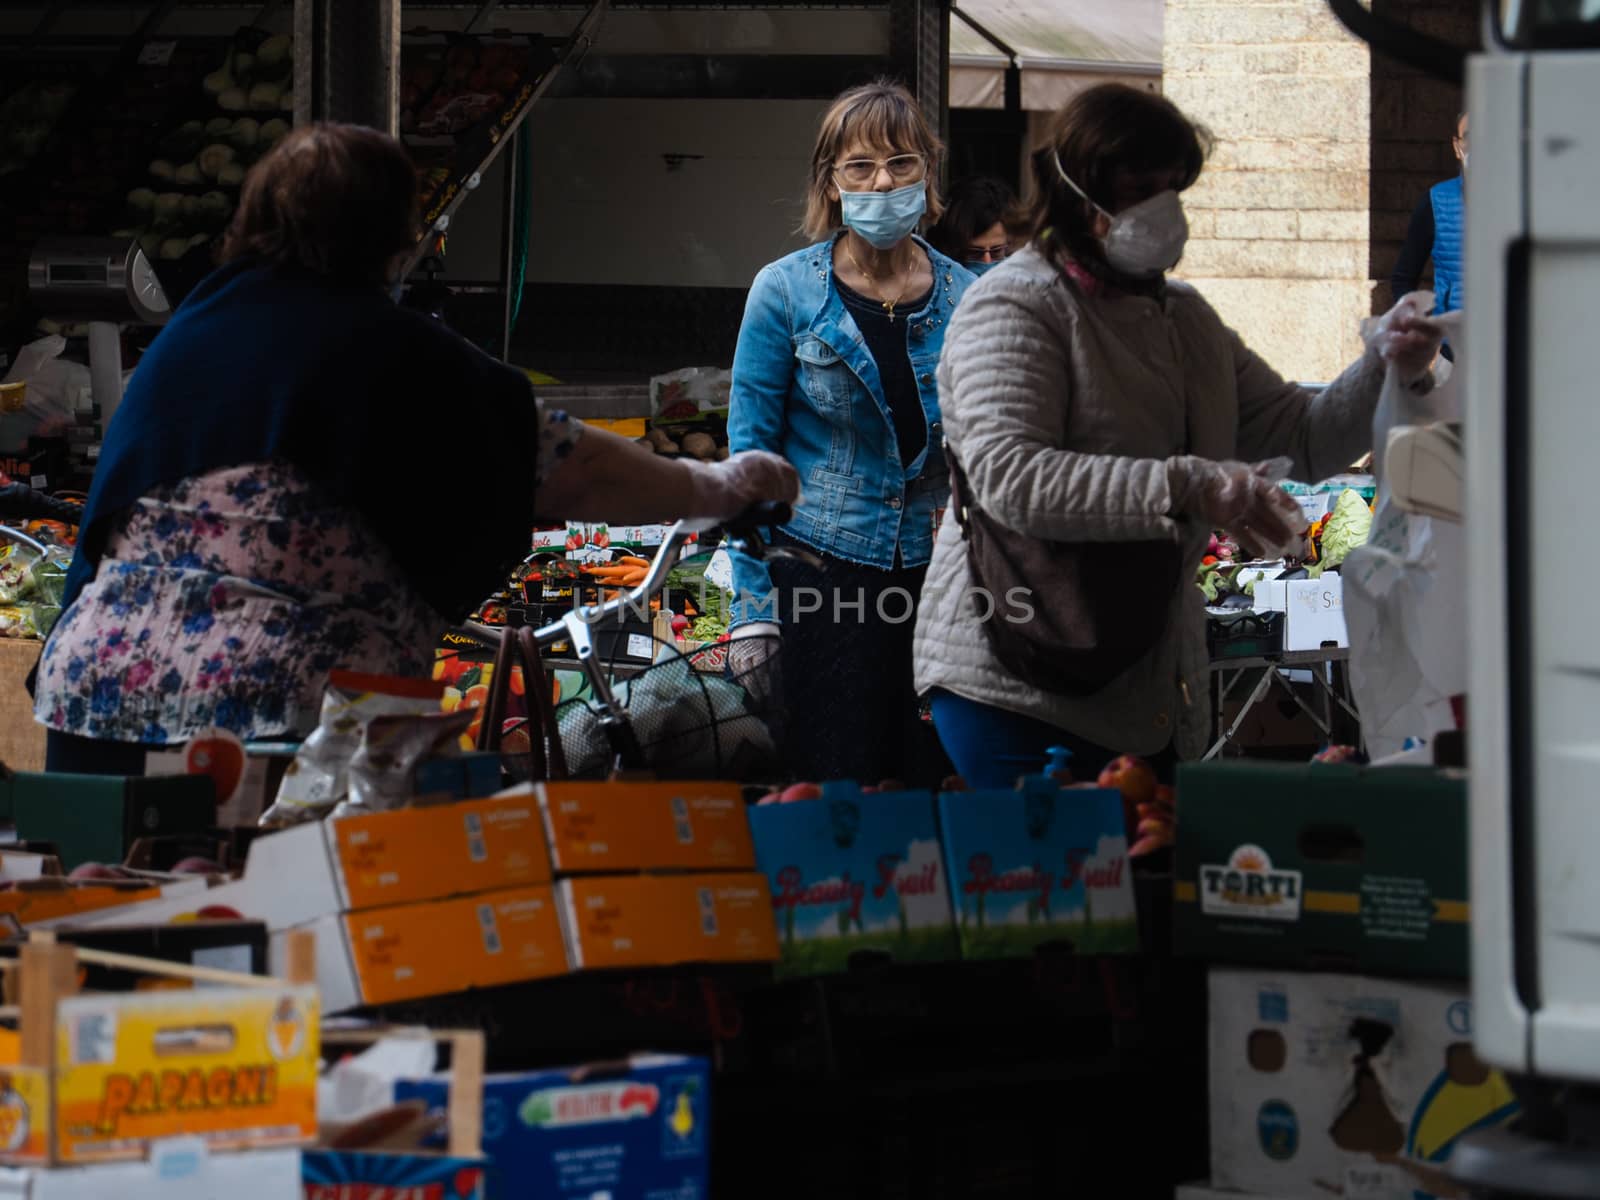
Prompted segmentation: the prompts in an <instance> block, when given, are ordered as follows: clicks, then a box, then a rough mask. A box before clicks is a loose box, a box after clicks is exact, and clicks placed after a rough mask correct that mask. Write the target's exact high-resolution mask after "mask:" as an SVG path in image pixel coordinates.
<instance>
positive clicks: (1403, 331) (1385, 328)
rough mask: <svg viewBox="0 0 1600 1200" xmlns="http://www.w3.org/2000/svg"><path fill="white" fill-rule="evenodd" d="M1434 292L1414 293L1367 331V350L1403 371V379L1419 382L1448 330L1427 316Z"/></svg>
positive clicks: (1430, 364) (1431, 364) (1430, 367)
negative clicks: (1443, 329)
mask: <svg viewBox="0 0 1600 1200" xmlns="http://www.w3.org/2000/svg"><path fill="white" fill-rule="evenodd" d="M1432 308H1433V293H1431V292H1411V293H1409V294H1408V295H1405V296H1402V297H1401V298H1400V302H1399V303H1398V304H1396V305H1395V306H1394V307H1393V308H1391V309H1390V310H1389V311H1388V312H1386V313H1384V314H1383V316H1381V317H1379V318H1378V320H1377V322H1376V324H1374V325H1372V326H1371V328H1370V329H1369V330H1368V331H1367V350H1368V352H1369V353H1371V354H1376V355H1377V356H1378V357H1379V358H1381V359H1383V361H1384V362H1386V363H1389V364H1390V365H1391V366H1393V367H1394V368H1395V369H1396V370H1397V371H1399V372H1400V378H1401V381H1402V382H1404V383H1407V384H1411V383H1416V382H1417V380H1419V379H1421V378H1422V377H1423V376H1424V375H1426V374H1427V373H1428V372H1429V370H1431V369H1432V367H1433V360H1434V359H1435V358H1437V357H1438V356H1439V345H1440V343H1441V342H1442V341H1443V340H1444V332H1443V331H1442V330H1441V329H1440V328H1439V326H1438V325H1437V324H1435V323H1434V322H1433V321H1430V320H1428V319H1427V314H1428V312H1429V310H1431V309H1432Z"/></svg>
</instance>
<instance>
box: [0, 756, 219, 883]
mask: <svg viewBox="0 0 1600 1200" xmlns="http://www.w3.org/2000/svg"><path fill="white" fill-rule="evenodd" d="M11 800H12V808H13V810H14V814H15V820H16V825H17V836H18V837H19V838H21V839H22V840H24V841H30V842H52V843H54V844H55V846H56V848H57V850H58V852H59V854H60V857H61V863H62V865H63V866H64V867H66V869H67V870H69V871H70V870H72V869H73V868H74V867H76V866H79V865H80V864H82V863H86V862H98V863H120V862H121V861H122V859H123V856H124V855H126V854H127V853H128V848H129V847H130V846H132V845H133V843H134V840H135V839H137V838H141V837H156V836H159V835H161V834H165V833H201V832H204V831H205V830H207V829H210V828H211V827H212V826H213V825H214V824H216V816H217V802H216V793H215V790H214V788H213V786H212V783H211V780H210V779H209V778H205V777H202V776H195V775H181V776H168V777H162V778H152V779H146V778H141V777H129V778H123V777H122V776H115V775H34V774H19V775H17V776H16V778H15V779H14V780H13V781H12V789H11Z"/></svg>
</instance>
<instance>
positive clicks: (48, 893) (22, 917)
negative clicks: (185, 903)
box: [0, 877, 163, 925]
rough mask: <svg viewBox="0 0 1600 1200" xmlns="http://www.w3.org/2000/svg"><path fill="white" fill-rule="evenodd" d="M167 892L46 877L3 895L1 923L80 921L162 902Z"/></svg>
mask: <svg viewBox="0 0 1600 1200" xmlns="http://www.w3.org/2000/svg"><path fill="white" fill-rule="evenodd" d="M162 894H163V892H162V889H161V887H160V886H159V885H150V886H143V887H141V886H140V885H139V884H137V883H127V884H120V885H117V886H107V885H106V884H103V883H102V884H81V885H80V884H75V883H68V882H67V881H66V880H64V879H58V878H52V877H45V878H42V879H37V880H30V881H27V882H23V883H18V884H15V885H14V886H12V887H11V888H9V889H7V890H6V891H3V892H0V919H3V918H6V917H14V918H16V921H17V924H19V925H33V924H35V923H37V922H40V921H54V920H59V919H61V918H63V917H76V916H81V915H82V914H84V913H90V912H98V911H99V910H101V909H104V908H120V907H122V906H124V905H128V904H141V903H143V902H145V901H147V900H159V899H160V898H161V896H162Z"/></svg>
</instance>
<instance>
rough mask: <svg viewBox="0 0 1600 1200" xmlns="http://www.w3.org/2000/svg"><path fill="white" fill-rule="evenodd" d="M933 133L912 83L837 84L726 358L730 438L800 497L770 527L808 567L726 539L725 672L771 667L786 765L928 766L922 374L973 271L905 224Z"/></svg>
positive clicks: (935, 438) (931, 180)
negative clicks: (729, 546) (798, 237)
mask: <svg viewBox="0 0 1600 1200" xmlns="http://www.w3.org/2000/svg"><path fill="white" fill-rule="evenodd" d="M942 153H943V148H942V147H941V145H940V144H939V141H938V139H937V138H936V137H935V136H934V133H933V131H932V130H931V129H930V128H929V127H928V122H927V119H926V118H925V117H924V115H923V113H922V110H921V108H919V107H918V105H917V102H916V101H915V100H914V99H913V98H912V97H911V95H910V94H909V93H908V92H907V91H906V90H905V89H904V88H901V87H898V86H896V85H894V84H890V83H882V82H880V83H874V84H869V85H867V86H863V87H858V88H853V89H851V90H850V91H848V92H845V93H844V94H843V95H841V96H840V97H839V98H838V99H837V100H836V101H834V103H833V106H832V107H831V108H830V109H829V110H828V112H827V113H826V114H825V115H824V116H823V118H822V125H821V128H820V129H819V131H818V133H817V140H816V145H815V148H814V150H813V152H812V156H811V179H810V186H809V189H808V191H807V194H806V216H805V225H804V232H805V233H806V234H807V235H808V236H809V237H811V238H812V239H813V240H814V244H813V245H811V246H809V247H807V248H806V249H804V250H799V251H796V252H795V253H793V254H790V255H788V256H787V257H785V258H781V259H779V260H778V261H777V262H774V263H769V264H768V265H767V266H765V267H763V268H762V270H761V272H760V273H759V274H758V275H757V276H756V279H755V282H754V283H753V284H752V285H751V288H750V296H749V299H748V301H747V302H746V306H745V314H744V321H743V324H742V325H741V326H740V329H739V342H738V348H737V350H736V351H735V354H734V361H733V392H732V399H731V410H730V412H729V417H728V441H729V444H730V446H731V447H732V449H734V450H735V451H749V450H766V451H771V452H773V453H776V454H780V455H782V456H783V457H784V458H786V459H788V460H789V462H791V463H792V464H794V467H795V469H796V470H797V471H799V473H800V482H801V487H802V488H803V489H804V494H805V499H804V502H803V503H802V504H801V505H800V507H799V508H798V509H796V511H795V516H794V520H793V521H792V522H791V523H790V524H789V525H788V526H787V527H785V528H784V529H783V530H781V531H779V532H778V534H777V535H776V544H778V545H779V546H782V545H784V544H785V543H788V544H790V545H798V546H799V547H801V548H803V549H804V550H805V551H806V552H808V553H810V554H812V555H814V556H815V558H816V560H817V565H802V564H799V563H797V562H795V561H793V560H779V561H777V562H774V563H772V564H770V568H769V566H768V565H767V564H764V563H760V562H756V561H755V560H753V559H751V558H748V557H745V556H737V555H736V556H735V559H734V584H735V590H736V591H737V593H738V596H737V599H736V603H735V606H734V611H733V614H732V616H733V620H732V625H733V627H734V634H733V636H734V644H733V647H732V648H731V650H730V660H731V661H732V663H733V666H734V670H735V672H736V673H740V674H744V675H748V674H749V673H751V672H753V671H757V670H762V669H767V670H774V669H775V668H777V667H778V666H779V663H778V662H777V661H776V658H777V649H778V647H779V645H780V643H781V647H782V658H781V670H776V671H775V675H774V676H773V677H772V681H771V683H770V684H769V686H779V683H778V681H779V680H781V692H780V693H779V694H780V696H781V700H782V708H783V710H784V712H785V713H786V715H787V718H788V721H787V729H786V731H785V736H784V753H785V757H786V761H787V764H788V767H789V770H790V771H791V772H792V774H793V775H794V776H795V777H797V778H799V779H808V780H823V779H836V778H845V779H855V780H858V781H862V782H873V783H875V782H878V781H879V780H881V779H884V778H886V777H895V778H906V777H909V776H923V775H929V774H931V775H933V776H934V782H937V775H938V771H939V767H938V764H937V758H938V745H937V742H936V741H935V740H934V739H933V737H932V735H931V731H929V730H927V729H926V727H925V726H924V724H923V722H921V721H920V719H919V715H918V702H917V698H916V695H915V693H914V692H913V691H912V688H911V636H912V630H913V628H914V625H913V618H914V612H915V607H916V597H917V595H918V594H919V593H920V592H921V590H922V579H923V574H924V572H925V571H926V570H927V564H928V556H929V554H930V553H931V552H932V549H933V531H934V523H935V514H936V513H937V512H938V510H939V509H940V508H941V507H942V506H943V505H944V503H945V498H946V496H947V494H948V487H949V484H948V475H947V472H946V470H945V467H944V456H943V453H942V451H941V449H940V439H941V435H942V426H941V424H940V418H939V399H938V392H937V386H936V383H935V380H934V372H935V370H936V369H937V367H938V362H939V354H940V351H941V349H942V348H943V346H944V337H945V330H946V329H947V328H948V326H949V323H950V317H951V314H952V313H953V312H954V311H955V307H956V303H957V301H959V300H960V299H961V294H962V292H963V291H965V290H966V286H967V284H968V283H970V282H971V280H972V276H971V275H970V274H969V273H968V272H967V271H966V270H964V269H963V268H962V267H961V266H960V265H959V264H958V263H956V262H954V261H952V260H951V259H949V258H947V257H945V256H944V255H943V254H940V253H939V252H938V251H937V250H935V249H933V247H931V246H929V245H928V243H927V242H925V241H923V240H922V239H921V238H919V237H918V236H916V232H917V230H918V229H919V228H920V227H921V226H922V224H923V222H924V221H925V220H931V219H936V218H937V217H938V216H939V212H940V200H939V193H938V190H937V187H936V185H935V181H936V180H937V178H938V173H939V163H940V159H941V156H942Z"/></svg>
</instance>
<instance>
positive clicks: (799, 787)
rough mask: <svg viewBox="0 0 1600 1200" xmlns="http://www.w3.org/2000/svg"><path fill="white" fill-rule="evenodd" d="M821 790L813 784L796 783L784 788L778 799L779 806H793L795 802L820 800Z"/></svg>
mask: <svg viewBox="0 0 1600 1200" xmlns="http://www.w3.org/2000/svg"><path fill="white" fill-rule="evenodd" d="M821 799H822V789H821V788H820V787H818V786H817V785H816V784H814V783H796V784H794V785H792V786H790V787H787V788H784V790H783V795H781V796H779V797H778V800H779V803H781V804H793V803H794V802H795V801H797V800H821Z"/></svg>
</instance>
